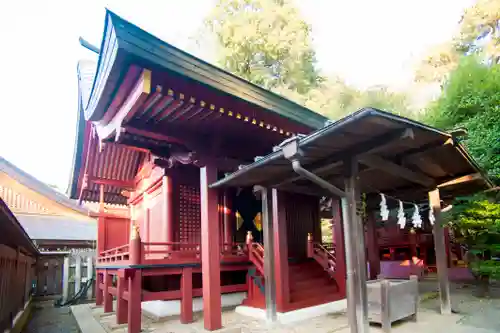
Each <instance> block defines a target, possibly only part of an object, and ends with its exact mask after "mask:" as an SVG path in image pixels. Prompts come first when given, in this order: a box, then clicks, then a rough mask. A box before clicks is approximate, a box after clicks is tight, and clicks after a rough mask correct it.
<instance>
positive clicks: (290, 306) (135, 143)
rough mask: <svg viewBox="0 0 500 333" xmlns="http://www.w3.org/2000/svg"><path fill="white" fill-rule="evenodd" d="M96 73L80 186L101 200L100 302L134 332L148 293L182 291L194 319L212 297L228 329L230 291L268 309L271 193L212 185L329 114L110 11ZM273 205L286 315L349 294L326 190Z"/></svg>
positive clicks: (81, 149)
mask: <svg viewBox="0 0 500 333" xmlns="http://www.w3.org/2000/svg"><path fill="white" fill-rule="evenodd" d="M144 43H146V44H144ZM122 45H123V47H121V46H122ZM144 45H148V46H147V47H146V48H147V49H148V50H149V51H148V52H146V53H144ZM94 69H95V65H93V64H92V63H88V62H86V63H85V62H82V63H80V65H79V89H80V108H79V118H78V138H77V145H76V148H75V161H74V170H73V178H72V182H71V184H70V195H71V197H73V198H77V199H79V200H81V201H94V202H96V201H97V202H100V210H99V213H98V242H97V248H98V253H99V256H98V259H97V261H98V262H97V283H96V289H97V290H96V295H97V296H96V303H97V304H98V305H103V306H104V311H105V312H110V311H113V310H114V309H113V299H116V301H117V302H116V304H117V305H116V313H117V322H118V323H128V331H129V332H131V333H132V332H133V333H136V332H139V331H140V325H141V301H150V300H174V299H180V300H181V321H182V322H184V323H188V322H191V321H192V318H193V314H192V311H193V309H192V300H193V297H200V296H202V297H203V302H204V304H203V305H204V307H203V312H204V323H205V328H206V329H208V330H215V329H219V328H221V326H222V323H221V294H225V293H233V292H243V291H244V292H247V297H246V299H245V300H244V304H245V305H248V306H252V307H257V308H264V307H265V303H264V293H263V276H264V272H263V270H264V268H263V247H262V234H261V233H260V232H259V230H258V228H256V226H255V224H254V220H255V219H256V216H257V215H258V213H259V212H260V209H261V203H260V200H259V199H258V198H257V197H255V196H254V194H253V193H252V189H228V190H216V189H212V188H210V187H209V184H212V183H214V182H215V181H216V180H218V179H220V178H222V177H223V176H224V174H225V173H226V172H232V171H235V170H237V169H238V168H239V166H240V165H242V164H248V163H250V162H253V160H254V156H259V155H264V154H266V153H268V152H270V151H272V149H273V147H274V146H276V145H278V144H280V143H281V142H283V141H284V140H285V139H287V138H288V137H291V136H293V135H295V134H297V133H309V132H311V131H312V130H314V129H317V128H320V127H322V126H323V124H324V122H325V121H326V119H325V118H324V117H322V116H320V115H318V114H316V113H313V112H312V111H309V110H307V109H304V108H302V107H301V106H299V105H296V104H294V103H293V102H290V101H288V100H285V99H283V98H281V97H279V96H277V95H274V94H273V93H271V92H269V91H266V90H263V89H261V88H258V87H256V86H254V85H252V84H250V83H248V82H246V81H244V80H241V79H239V78H237V77H235V76H232V75H230V74H228V73H226V72H224V71H222V70H220V69H218V68H216V67H213V66H211V65H208V64H207V63H204V62H203V61H201V60H199V59H196V58H194V57H192V56H190V55H188V54H186V53H184V52H182V51H180V50H178V49H175V48H174V47H172V46H171V45H169V44H166V43H163V42H161V41H159V40H157V39H156V38H154V37H153V36H151V35H149V34H147V33H145V32H144V31H142V30H140V29H139V28H137V27H136V26H133V25H132V24H130V23H128V22H126V21H124V20H123V19H121V18H119V17H118V16H116V15H115V14H113V13H111V12H108V13H107V16H106V25H105V33H104V38H103V42H102V45H101V50H100V54H99V61H98V64H97V69H96V72H95V73H94ZM272 207H273V208H272V214H273V217H274V218H273V221H274V222H273V223H274V230H275V232H274V237H275V239H274V241H275V244H279V246H275V249H274V253H275V257H276V258H277V260H276V267H275V271H276V276H277V277H278V279H277V281H278V283H277V288H276V289H277V290H276V298H277V310H278V311H280V312H286V311H290V310H295V309H299V308H303V307H307V306H312V305H318V304H323V303H327V302H332V301H336V300H340V299H343V298H345V263H344V250H343V244H342V242H341V243H338V244H335V245H329V246H328V248H326V247H324V246H323V245H322V244H320V243H317V242H315V240H320V239H321V231H320V213H319V198H318V197H313V196H308V195H303V194H293V193H289V192H283V191H280V192H277V191H275V192H273V195H272ZM237 213H238V215H239V216H240V217H241V220H242V223H237V218H236V216H237ZM337 225H338V227H337V228H336V229H335V233H336V234H337V235H338V237H337V238H336V239H339V240H342V237H341V236H340V233H341V232H342V230H341V228H340V224H337Z"/></svg>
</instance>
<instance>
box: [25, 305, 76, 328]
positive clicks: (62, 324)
mask: <svg viewBox="0 0 500 333" xmlns="http://www.w3.org/2000/svg"><path fill="white" fill-rule="evenodd" d="M22 333H80V330H79V329H78V325H77V323H76V320H75V318H74V317H73V314H72V313H71V310H70V308H69V307H67V306H66V307H61V308H55V307H54V306H53V301H50V302H43V303H35V305H34V307H33V312H32V315H31V318H30V321H29V322H28V325H27V326H26V327H25V328H24V330H23V332H22Z"/></svg>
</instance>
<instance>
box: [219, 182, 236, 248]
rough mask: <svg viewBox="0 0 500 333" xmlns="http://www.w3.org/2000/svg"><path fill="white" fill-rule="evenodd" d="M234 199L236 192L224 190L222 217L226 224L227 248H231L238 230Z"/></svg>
mask: <svg viewBox="0 0 500 333" xmlns="http://www.w3.org/2000/svg"><path fill="white" fill-rule="evenodd" d="M233 199H234V191H233V190H232V189H224V195H223V199H222V206H223V207H224V210H223V212H222V216H223V223H224V244H225V245H226V246H231V245H229V244H232V243H233V234H234V229H235V228H236V212H234V207H233ZM228 250H229V248H228Z"/></svg>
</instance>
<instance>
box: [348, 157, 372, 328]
mask: <svg viewBox="0 0 500 333" xmlns="http://www.w3.org/2000/svg"><path fill="white" fill-rule="evenodd" d="M344 165H345V167H346V169H345V170H346V180H345V193H346V196H345V198H343V199H342V213H343V221H344V231H345V232H346V235H345V238H346V259H347V260H346V264H347V285H348V290H347V306H348V309H347V314H348V319H349V326H350V328H351V332H352V333H365V332H368V301H367V292H366V258H365V246H364V231H363V228H362V223H361V219H360V217H359V216H358V209H357V202H358V197H359V192H358V181H357V178H358V163H357V161H356V160H348V161H346V162H345V163H344Z"/></svg>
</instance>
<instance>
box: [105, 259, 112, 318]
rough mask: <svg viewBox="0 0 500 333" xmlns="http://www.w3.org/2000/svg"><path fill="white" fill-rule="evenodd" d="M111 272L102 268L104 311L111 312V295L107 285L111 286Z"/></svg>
mask: <svg viewBox="0 0 500 333" xmlns="http://www.w3.org/2000/svg"><path fill="white" fill-rule="evenodd" d="M111 278H112V276H111V274H109V273H108V271H107V270H106V269H105V270H104V290H103V292H104V312H105V313H106V312H113V295H111V294H110V292H109V287H111V285H112V283H111Z"/></svg>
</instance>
